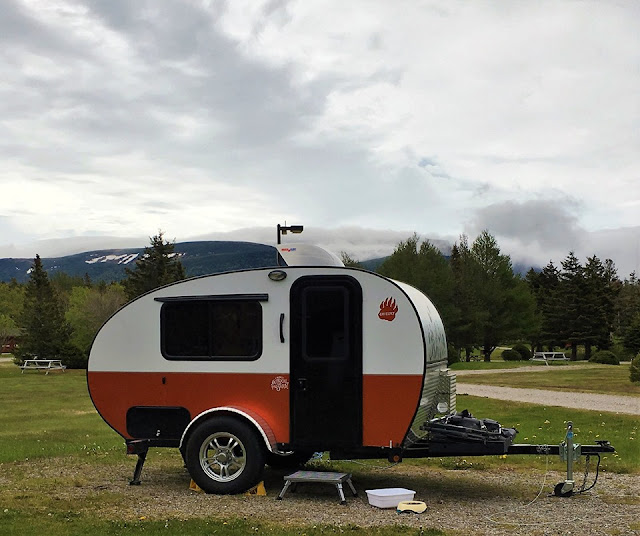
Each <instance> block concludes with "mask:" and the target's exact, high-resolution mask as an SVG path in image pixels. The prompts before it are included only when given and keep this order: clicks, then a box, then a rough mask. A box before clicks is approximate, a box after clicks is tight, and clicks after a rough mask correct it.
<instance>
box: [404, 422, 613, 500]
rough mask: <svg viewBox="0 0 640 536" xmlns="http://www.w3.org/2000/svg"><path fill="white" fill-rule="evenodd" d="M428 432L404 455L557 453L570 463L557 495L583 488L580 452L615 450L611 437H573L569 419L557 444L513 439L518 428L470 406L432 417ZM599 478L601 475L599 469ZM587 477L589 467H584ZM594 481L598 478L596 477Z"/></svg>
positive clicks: (556, 492)
mask: <svg viewBox="0 0 640 536" xmlns="http://www.w3.org/2000/svg"><path fill="white" fill-rule="evenodd" d="M422 428H423V430H425V431H427V435H426V436H425V437H424V438H423V439H421V440H419V441H417V442H416V443H413V444H412V445H411V446H409V447H408V448H407V449H405V451H404V452H403V453H402V456H404V457H405V458H425V457H445V456H486V455H492V454H497V455H502V454H529V455H540V454H543V455H545V454H546V455H556V456H560V459H561V460H562V461H564V462H566V463H567V478H566V480H565V481H564V482H560V483H558V484H557V485H556V486H555V488H554V494H555V495H556V496H558V497H569V496H571V495H573V494H575V493H579V492H581V491H585V490H584V485H583V489H582V490H579V491H576V490H575V481H574V479H573V464H574V463H575V462H576V461H577V460H578V458H579V457H580V456H586V458H587V464H588V460H589V457H590V456H592V455H595V456H598V467H599V465H600V454H602V453H607V452H615V448H614V447H613V446H612V445H611V444H610V443H609V441H606V440H601V441H596V443H597V444H596V445H581V444H579V443H574V441H573V437H574V435H573V423H572V422H571V421H569V422H567V433H566V436H565V439H564V441H562V442H561V443H559V444H557V445H532V444H519V443H513V440H514V438H515V436H516V434H517V433H518V431H517V430H516V429H515V428H503V427H502V426H501V425H500V424H499V423H498V422H497V421H494V420H493V419H482V420H481V419H476V418H475V417H473V415H471V413H469V412H468V411H467V410H464V411H461V412H460V413H456V414H455V415H447V416H445V417H441V418H438V419H431V420H430V421H428V422H426V423H425V424H424V425H423V427H422ZM595 478H596V480H597V478H598V475H597V472H596V477H595ZM585 479H586V471H585ZM594 484H595V481H594Z"/></svg>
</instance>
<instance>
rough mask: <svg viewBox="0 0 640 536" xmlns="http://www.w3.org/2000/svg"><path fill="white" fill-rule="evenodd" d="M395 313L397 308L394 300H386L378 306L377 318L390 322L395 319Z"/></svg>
mask: <svg viewBox="0 0 640 536" xmlns="http://www.w3.org/2000/svg"><path fill="white" fill-rule="evenodd" d="M397 312H398V306H397V305H396V300H394V299H393V298H387V299H386V300H384V301H383V302H382V303H381V304H380V312H379V313H378V318H380V319H381V320H388V321H389V322H391V321H392V320H393V319H394V318H395V317H396V313H397Z"/></svg>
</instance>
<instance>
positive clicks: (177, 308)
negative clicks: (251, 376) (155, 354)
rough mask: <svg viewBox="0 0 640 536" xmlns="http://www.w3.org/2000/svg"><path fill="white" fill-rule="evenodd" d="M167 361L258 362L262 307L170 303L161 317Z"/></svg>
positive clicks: (251, 303) (254, 304)
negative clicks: (218, 360)
mask: <svg viewBox="0 0 640 536" xmlns="http://www.w3.org/2000/svg"><path fill="white" fill-rule="evenodd" d="M160 326H161V339H162V343H161V346H162V355H163V356H164V357H165V358H167V359H220V360H234V359H247V360H251V359H258V357H260V354H261V353H262V306H261V305H260V303H259V302H257V301H231V300H225V301H217V300H213V301H206V300H197V301H184V302H181V301H172V302H167V303H164V304H163V305H162V309H161V313H160Z"/></svg>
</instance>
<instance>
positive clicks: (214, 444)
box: [200, 432, 247, 482]
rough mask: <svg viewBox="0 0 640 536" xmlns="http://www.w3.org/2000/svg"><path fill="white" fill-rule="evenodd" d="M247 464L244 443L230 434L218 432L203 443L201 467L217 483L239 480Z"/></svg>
mask: <svg viewBox="0 0 640 536" xmlns="http://www.w3.org/2000/svg"><path fill="white" fill-rule="evenodd" d="M246 463H247V461H246V449H245V448H244V445H243V444H242V441H240V440H239V439H238V438H237V437H236V436H235V435H233V434H231V433H229V432H216V433H215V434H211V435H210V436H209V437H207V439H205V440H204V441H203V442H202V446H201V447H200V466H201V467H202V470H203V471H204V472H205V473H206V475H207V476H208V477H209V478H211V479H213V480H215V481H217V482H229V481H231V480H234V479H235V478H238V477H239V476H240V474H241V473H242V471H243V470H244V468H245V466H246Z"/></svg>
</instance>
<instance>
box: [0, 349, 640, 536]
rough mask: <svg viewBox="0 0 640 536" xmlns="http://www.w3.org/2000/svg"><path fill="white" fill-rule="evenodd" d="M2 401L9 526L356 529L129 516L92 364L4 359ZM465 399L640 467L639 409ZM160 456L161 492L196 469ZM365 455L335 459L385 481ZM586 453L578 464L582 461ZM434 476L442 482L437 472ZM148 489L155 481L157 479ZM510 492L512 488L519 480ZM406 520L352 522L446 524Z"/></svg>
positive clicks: (275, 481) (127, 465) (126, 470)
mask: <svg viewBox="0 0 640 536" xmlns="http://www.w3.org/2000/svg"><path fill="white" fill-rule="evenodd" d="M611 368H614V367H611ZM615 368H617V367H615ZM558 372H560V371H558ZM562 372H564V371H562ZM585 372H586V371H585ZM537 375H543V376H544V375H546V374H544V373H540V374H537ZM510 376H516V375H514V374H511V375H510ZM518 376H520V375H518ZM532 376H533V374H532ZM465 379H466V378H465ZM0 407H2V408H3V410H2V411H1V412H0V534H21V535H25V536H30V535H34V536H40V534H49V535H53V536H58V535H71V534H73V535H76V534H78V535H84V534H87V535H89V534H107V535H119V534H147V535H148V534H152V535H153V534H160V533H162V534H168V533H169V534H171V533H178V534H184V535H187V536H188V535H191V534H194V535H195V534H214V533H218V534H231V535H235V534H237V535H240V534H248V533H251V534H281V535H294V534H300V533H302V532H304V533H306V534H307V535H309V536H312V535H314V536H315V535H319V534H335V533H342V532H347V530H346V528H345V526H344V525H343V526H342V527H340V526H337V525H336V526H333V525H317V526H304V527H299V526H298V527H296V526H289V525H282V524H280V525H279V524H274V523H264V522H254V521H251V520H247V519H242V518H241V510H238V511H236V510H234V511H233V512H231V511H230V512H229V514H231V515H230V516H228V517H227V518H226V519H223V518H221V517H220V514H219V513H216V512H215V511H211V512H210V513H209V514H207V516H205V517H200V518H196V519H176V518H171V519H165V520H157V519H142V518H137V517H135V518H134V519H133V520H132V519H130V518H129V519H127V518H125V517H124V516H122V517H119V505H120V504H121V503H122V502H123V501H124V500H125V498H126V497H128V496H129V495H131V493H130V490H129V488H128V487H126V486H125V492H123V491H122V490H121V488H119V489H115V490H113V489H101V486H99V485H96V484H95V480H93V481H92V480H91V476H88V475H91V474H92V473H93V472H98V473H100V474H103V473H105V472H106V473H116V474H118V475H120V474H122V475H123V477H124V478H123V481H124V482H126V480H124V479H125V478H126V477H127V476H128V475H130V474H131V473H132V471H133V466H134V463H135V458H134V457H127V456H126V455H125V454H124V442H123V440H122V438H121V437H120V436H119V435H117V434H116V433H115V432H113V431H112V430H111V429H110V428H109V427H108V426H107V425H106V424H105V423H104V422H103V421H102V419H101V418H100V416H99V415H98V414H97V413H96V412H95V409H94V408H93V405H92V403H91V400H90V399H89V396H88V394H87V388H86V380H85V373H84V371H76V370H67V371H65V372H51V373H50V374H49V375H47V376H45V375H44V373H42V372H29V373H25V374H21V373H20V369H19V368H18V367H16V366H15V365H13V363H10V362H7V361H2V362H0ZM464 408H468V409H469V410H470V411H471V412H472V413H474V415H476V416H477V417H481V418H483V417H490V418H494V419H496V420H498V421H500V422H501V423H502V424H503V425H504V426H515V427H516V428H518V429H519V430H520V433H519V434H518V436H517V440H516V442H521V443H524V442H531V443H553V444H556V443H559V442H560V441H561V440H562V439H563V438H564V433H565V422H566V421H567V420H573V421H574V425H575V432H576V440H577V441H578V442H581V443H583V444H592V443H593V442H594V441H595V440H596V439H609V440H610V441H611V442H612V444H613V445H614V446H615V447H616V448H617V449H618V451H617V452H616V453H615V454H613V455H608V456H606V457H605V458H604V459H603V463H602V468H603V470H605V471H610V472H620V473H640V451H639V448H638V439H637V428H638V419H637V417H635V416H618V415H610V414H607V415H606V416H603V415H600V414H599V413H597V412H589V411H577V410H570V409H562V408H552V407H549V408H546V407H544V406H538V405H531V404H521V403H505V402H501V401H494V400H489V399H483V398H476V397H467V396H464V397H463V396H461V397H459V398H458V409H459V410H461V409H464ZM150 458H151V463H150V465H149V467H148V468H147V467H145V471H147V470H148V471H155V472H156V473H154V474H156V475H160V474H163V472H167V473H169V475H170V476H169V477H168V483H167V484H163V483H162V482H160V491H157V493H158V497H162V494H163V491H162V489H163V488H162V486H164V485H166V486H167V487H169V486H170V485H173V486H174V487H175V486H178V487H180V489H182V486H183V485H184V484H185V482H184V479H185V478H187V479H188V476H187V475H186V474H185V473H184V469H183V468H182V460H181V458H180V456H179V454H178V453H177V451H176V450H175V449H171V450H167V449H152V451H151V452H150ZM325 463H326V462H325ZM363 463H364V465H357V466H354V465H353V464H348V463H346V462H336V463H331V464H327V465H328V466H329V467H330V468H331V469H332V470H340V469H341V468H344V470H347V471H349V472H353V473H354V476H355V475H357V476H358V478H359V481H360V482H362V483H364V485H366V484H369V485H372V486H375V485H378V486H380V485H381V484H384V475H383V476H380V474H379V473H375V474H374V473H373V472H372V471H371V469H370V468H369V469H367V464H372V465H376V464H377V465H380V464H384V463H385V462H381V461H380V460H377V461H368V462H363ZM546 463H547V460H546V458H545V457H543V456H507V457H506V458H504V457H498V456H491V457H481V458H470V459H462V458H442V459H431V460H405V462H404V463H403V464H402V465H401V467H404V466H408V467H411V466H427V467H415V468H414V469H413V471H418V470H420V469H424V470H426V469H428V470H433V469H438V468H446V469H467V470H468V469H471V470H479V471H483V470H486V471H495V470H500V469H512V470H518V471H528V470H530V469H531V468H534V469H535V470H536V471H537V470H539V469H540V468H542V469H544V468H545V466H546ZM581 463H582V462H581ZM581 463H580V464H579V466H578V468H577V469H576V470H580V468H581V467H582V465H581ZM550 466H551V467H552V468H556V469H558V470H562V468H563V464H561V463H560V462H559V461H557V460H556V459H555V458H553V459H550ZM408 467H405V469H407V468H408ZM432 468H433V469H432ZM438 471H439V469H438ZM474 473H475V471H474ZM171 475H173V477H172V476H171ZM118 478H120V477H118ZM171 478H174V481H172V480H171ZM270 478H272V483H271V489H275V488H274V486H276V487H277V486H278V485H279V483H280V482H281V479H282V477H281V475H277V476H271V477H270ZM416 478H417V477H416ZM444 480H445V481H446V480H447V479H446V478H445V479H444ZM100 483H102V482H101V481H100ZM187 483H188V480H187ZM429 485H430V486H431V485H432V484H431V481H429ZM433 485H439V484H437V483H434V484H433ZM445 485H448V484H445ZM69 488H76V489H86V490H87V491H86V496H85V498H84V499H83V500H82V501H81V503H79V502H73V501H70V500H69V499H65V497H64V493H62V491H63V490H65V489H69ZM138 489H139V490H142V491H145V489H147V490H148V489H149V488H144V489H143V488H138ZM495 492H496V490H491V493H495ZM498 492H500V490H498ZM502 492H504V493H512V490H502ZM146 493H147V494H148V493H149V492H148V491H147V492H146ZM474 493H475V491H474ZM479 493H481V491H480V492H479ZM67 495H68V494H67ZM105 508H110V509H111V510H110V512H111V513H110V514H109V515H107V514H105V513H104V511H103V510H104V509H105ZM234 512H236V513H234ZM114 516H115V517H114ZM396 523H398V524H395V525H394V524H392V525H390V526H384V527H379V528H361V527H356V526H354V527H347V528H348V532H349V533H350V534H354V535H358V536H360V535H362V536H364V535H369V534H371V535H374V536H395V535H401V534H416V535H417V534H423V535H438V534H445V533H444V532H441V531H440V530H437V529H424V530H422V531H418V530H416V529H415V528H409V527H406V526H403V525H402V524H401V523H402V520H401V519H400V518H399V520H398V521H397V522H396Z"/></svg>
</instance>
